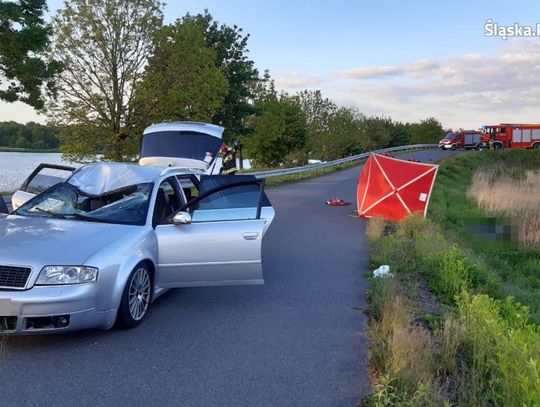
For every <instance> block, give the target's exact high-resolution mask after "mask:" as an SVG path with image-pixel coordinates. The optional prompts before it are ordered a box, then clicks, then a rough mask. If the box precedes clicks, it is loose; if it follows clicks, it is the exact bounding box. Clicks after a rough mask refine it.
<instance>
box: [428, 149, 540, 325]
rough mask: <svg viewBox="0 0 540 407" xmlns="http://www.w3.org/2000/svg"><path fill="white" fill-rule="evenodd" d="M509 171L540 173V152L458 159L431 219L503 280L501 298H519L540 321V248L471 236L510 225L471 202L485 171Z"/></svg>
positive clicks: (443, 175) (444, 170)
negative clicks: (482, 228)
mask: <svg viewBox="0 0 540 407" xmlns="http://www.w3.org/2000/svg"><path fill="white" fill-rule="evenodd" d="M501 163H502V166H503V168H504V169H507V171H508V174H512V173H523V172H524V171H526V170H531V169H540V153H539V152H537V151H535V150H508V151H502V152H498V151H483V152H481V153H477V152H471V153H465V154H461V155H457V156H454V157H451V158H448V159H447V160H445V161H444V162H443V163H442V165H441V167H440V169H439V174H438V176H437V181H436V183H435V187H434V189H433V194H432V197H431V202H430V206H429V211H428V217H429V218H431V219H432V220H433V221H434V222H435V223H437V224H438V225H440V226H441V227H442V228H443V229H444V230H445V231H446V232H447V234H448V235H449V236H450V237H451V238H452V239H453V240H455V241H459V242H461V244H462V245H463V246H464V247H465V248H467V249H468V250H470V251H472V252H473V254H474V256H475V257H477V258H479V259H481V261H482V262H484V263H485V265H486V268H488V269H490V270H492V271H493V272H494V273H496V274H497V276H498V277H499V278H500V280H501V281H500V283H499V284H498V287H497V289H496V292H494V293H492V294H494V295H495V296H497V297H500V298H504V297H506V296H508V295H511V296H513V297H514V298H516V299H517V300H518V301H519V302H521V303H523V304H525V305H527V306H529V307H530V310H531V316H532V318H533V320H534V321H535V322H540V249H538V248H525V247H519V246H518V245H517V244H515V243H512V242H509V241H499V242H487V241H484V239H485V237H484V236H480V237H479V236H478V235H477V234H473V233H470V232H468V230H470V228H471V227H474V226H475V225H482V224H483V225H485V224H489V223H492V224H499V225H504V224H506V223H508V221H507V220H505V219H504V218H502V217H497V216H494V215H488V214H486V213H484V211H482V210H481V209H480V208H479V207H478V205H477V203H476V202H475V201H474V200H473V199H471V198H468V197H467V190H468V189H469V187H470V185H471V182H472V177H473V174H474V173H475V171H477V170H479V169H481V168H493V170H494V171H496V168H500V165H501Z"/></svg>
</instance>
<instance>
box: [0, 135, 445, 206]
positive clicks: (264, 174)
mask: <svg viewBox="0 0 540 407" xmlns="http://www.w3.org/2000/svg"><path fill="white" fill-rule="evenodd" d="M431 148H439V145H438V144H414V145H410V146H399V147H389V148H383V149H380V150H375V151H370V152H369V153H362V154H358V155H353V156H350V157H345V158H340V159H339V160H333V161H325V162H322V163H318V164H309V165H304V166H301V167H293V168H282V169H281V168H280V169H278V170H269V171H257V172H246V173H245V174H246V175H254V176H255V177H257V178H271V177H279V176H282V175H292V174H299V173H302V172H308V171H314V170H320V169H322V168H329V167H335V166H336V165H340V164H345V163H349V162H354V161H359V160H363V159H366V158H368V157H369V155H370V154H371V153H379V154H382V153H385V152H388V153H391V152H396V151H397V152H406V151H412V150H427V149H431ZM2 198H3V199H4V201H5V202H6V204H7V206H8V209H11V196H4V197H1V196H0V199H2Z"/></svg>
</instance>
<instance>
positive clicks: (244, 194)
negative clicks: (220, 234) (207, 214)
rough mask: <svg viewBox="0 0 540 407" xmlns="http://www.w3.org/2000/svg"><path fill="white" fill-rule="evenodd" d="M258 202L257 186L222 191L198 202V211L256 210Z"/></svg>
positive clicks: (258, 188) (250, 185) (258, 190)
mask: <svg viewBox="0 0 540 407" xmlns="http://www.w3.org/2000/svg"><path fill="white" fill-rule="evenodd" d="M259 200H260V187H259V185H258V184H248V185H239V186H235V187H230V188H226V189H222V190H220V191H218V192H215V193H213V194H210V195H208V196H206V197H204V198H202V199H201V200H199V201H198V209H199V210H205V209H231V208H256V207H257V206H258V205H259Z"/></svg>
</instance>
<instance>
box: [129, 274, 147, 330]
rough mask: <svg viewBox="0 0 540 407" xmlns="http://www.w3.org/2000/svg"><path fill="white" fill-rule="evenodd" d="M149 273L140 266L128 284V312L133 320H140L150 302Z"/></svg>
mask: <svg viewBox="0 0 540 407" xmlns="http://www.w3.org/2000/svg"><path fill="white" fill-rule="evenodd" d="M150 290H151V284H150V275H149V274H148V271H147V270H146V269H145V268H143V267H140V268H138V269H137V271H136V272H135V274H133V278H132V279H131V283H130V285H129V295H128V300H129V313H130V314H131V317H132V318H133V319H134V320H135V321H140V320H141V319H142V318H143V317H144V315H145V314H146V311H147V310H148V305H149V304H150Z"/></svg>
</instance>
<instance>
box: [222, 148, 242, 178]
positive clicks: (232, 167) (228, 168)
mask: <svg viewBox="0 0 540 407" xmlns="http://www.w3.org/2000/svg"><path fill="white" fill-rule="evenodd" d="M219 152H220V154H221V155H222V156H223V166H222V167H221V171H220V174H223V175H234V174H236V173H237V172H238V168H237V167H236V148H234V147H233V148H229V147H228V146H227V144H223V145H222V146H221V149H220V150H219Z"/></svg>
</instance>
